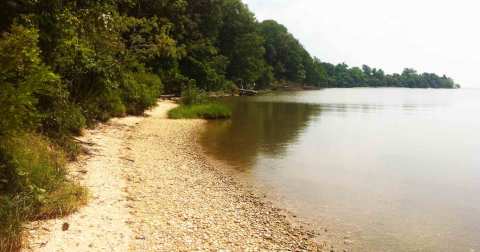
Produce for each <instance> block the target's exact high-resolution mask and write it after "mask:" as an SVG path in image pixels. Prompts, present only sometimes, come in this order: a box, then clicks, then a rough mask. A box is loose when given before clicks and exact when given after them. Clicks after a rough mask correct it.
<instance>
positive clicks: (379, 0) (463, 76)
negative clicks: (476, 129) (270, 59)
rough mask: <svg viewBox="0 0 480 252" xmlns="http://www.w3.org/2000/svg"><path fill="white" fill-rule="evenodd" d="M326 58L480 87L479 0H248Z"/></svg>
mask: <svg viewBox="0 0 480 252" xmlns="http://www.w3.org/2000/svg"><path fill="white" fill-rule="evenodd" d="M244 3H246V4H247V5H248V6H249V7H250V9H251V10H252V11H253V12H254V13H255V14H256V17H257V19H258V20H259V21H262V20H265V19H274V20H276V21H278V22H279V23H281V24H283V25H285V26H286V27H287V28H288V29H289V31H290V32H291V33H292V34H293V35H294V36H295V37H296V38H298V39H299V40H300V42H301V43H302V44H303V45H304V46H305V48H306V49H307V50H308V51H309V52H310V53H311V54H312V56H317V57H318V58H320V59H321V60H322V61H326V62H331V63H335V64H336V63H342V62H345V63H347V64H348V65H350V66H361V65H363V64H367V65H369V66H371V67H377V68H382V69H384V70H385V71H386V72H387V73H392V72H401V71H402V70H403V69H404V68H405V67H411V68H415V69H417V70H418V71H419V72H434V73H437V74H440V75H443V74H446V75H448V76H449V77H452V78H453V79H454V80H455V81H456V82H457V83H458V84H461V85H462V86H463V87H479V88H480V14H479V10H480V1H478V0H362V1H359V0H328V1H326V0H244Z"/></svg>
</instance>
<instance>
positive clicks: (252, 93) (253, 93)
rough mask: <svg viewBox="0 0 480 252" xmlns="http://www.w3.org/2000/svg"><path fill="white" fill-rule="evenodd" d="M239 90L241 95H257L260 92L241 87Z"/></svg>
mask: <svg viewBox="0 0 480 252" xmlns="http://www.w3.org/2000/svg"><path fill="white" fill-rule="evenodd" d="M238 92H239V94H240V95H241V96H255V95H257V94H258V92H257V91H255V90H250V89H240V90H239V91H238Z"/></svg>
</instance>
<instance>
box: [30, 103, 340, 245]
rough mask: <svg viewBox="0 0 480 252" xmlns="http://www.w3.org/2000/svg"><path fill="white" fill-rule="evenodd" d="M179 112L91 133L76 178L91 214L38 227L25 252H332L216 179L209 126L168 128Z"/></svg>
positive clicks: (162, 111) (156, 112)
mask: <svg viewBox="0 0 480 252" xmlns="http://www.w3.org/2000/svg"><path fill="white" fill-rule="evenodd" d="M174 106H175V104H173V103H170V102H161V103H160V104H159V106H157V107H156V108H155V109H153V110H152V111H150V112H148V113H147V114H148V117H128V118H123V119H115V120H112V122H111V123H109V124H108V125H103V126H101V127H99V128H97V129H96V130H92V131H90V132H88V134H86V135H85V136H84V137H83V138H82V140H83V141H85V142H90V143H92V144H93V146H91V147H89V150H90V152H92V155H91V156H89V157H88V158H84V159H83V160H81V161H80V162H78V163H76V164H73V165H72V171H73V173H74V174H75V175H77V176H78V179H80V180H81V181H82V183H84V184H85V185H86V186H87V187H88V188H89V190H90V193H91V201H90V203H89V205H88V206H86V207H85V208H83V209H81V210H80V211H79V212H78V213H76V214H74V215H72V216H69V217H67V218H65V219H61V220H52V221H48V222H42V223H34V224H33V225H32V227H31V229H32V230H31V237H32V238H31V241H30V245H29V246H30V247H29V248H27V249H25V251H48V252H50V251H191V250H196V251H198V250H220V249H224V250H229V251H245V250H247V251H259V250H293V251H299V250H308V251H323V250H325V251H330V250H331V248H330V247H328V249H327V247H326V245H324V244H322V245H320V244H318V243H315V242H314V241H313V238H314V234H313V232H309V231H305V230H302V229H298V228H295V227H293V226H292V225H290V224H289V222H288V221H287V220H286V216H285V215H283V214H282V213H281V212H280V211H279V209H276V208H274V207H272V206H271V205H269V204H267V203H264V202H262V201H261V200H260V199H258V198H257V197H255V196H254V195H253V194H252V193H250V192H248V190H245V189H244V188H243V187H242V186H240V185H239V184H237V183H236V182H235V181H234V180H233V179H232V178H231V177H229V176H225V175H224V174H223V173H222V172H221V171H219V170H217V169H215V167H214V166H213V165H212V163H210V162H209V161H208V159H207V158H206V157H205V156H204V155H203V154H202V152H201V150H200V147H199V144H198V142H197V137H198V136H199V132H200V131H201V130H202V129H203V127H204V123H205V122H204V121H202V120H168V119H166V112H167V111H168V110H169V109H171V108H173V107H174ZM64 223H68V224H69V229H68V230H66V231H62V226H63V224H64Z"/></svg>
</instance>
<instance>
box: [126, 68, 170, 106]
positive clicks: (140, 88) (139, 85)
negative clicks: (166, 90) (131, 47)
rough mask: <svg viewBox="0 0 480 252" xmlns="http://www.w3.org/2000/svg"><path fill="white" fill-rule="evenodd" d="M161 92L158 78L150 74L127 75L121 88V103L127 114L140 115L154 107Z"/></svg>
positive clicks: (160, 83)
mask: <svg viewBox="0 0 480 252" xmlns="http://www.w3.org/2000/svg"><path fill="white" fill-rule="evenodd" d="M161 92H162V82H161V80H160V77H158V76H157V75H155V74H150V73H144V72H139V73H129V74H127V75H126V77H125V80H124V82H123V86H122V93H123V101H124V104H125V106H126V110H127V113H129V114H134V115H138V114H142V113H143V112H144V111H145V110H146V109H148V108H150V107H151V106H153V105H155V103H156V101H157V99H158V97H159V96H160V94H161Z"/></svg>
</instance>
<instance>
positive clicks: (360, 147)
mask: <svg viewBox="0 0 480 252" xmlns="http://www.w3.org/2000/svg"><path fill="white" fill-rule="evenodd" d="M224 102H225V103H227V104H228V105H229V106H231V107H232V108H233V116H232V119H231V120H227V121H218V122H210V123H209V125H208V129H207V130H206V131H205V134H204V135H203V140H202V143H203V145H204V147H205V150H206V151H207V152H208V153H209V154H211V155H213V156H214V157H215V158H217V159H219V160H222V161H225V162H226V163H228V164H229V166H231V167H233V168H234V170H235V171H236V172H237V173H238V174H240V176H242V177H244V178H246V180H248V181H249V183H252V185H257V186H258V187H259V188H263V189H262V190H264V191H265V193H266V194H268V195H271V196H272V197H274V198H276V199H277V200H278V201H279V203H281V204H282V205H284V206H286V207H287V208H288V209H289V210H291V211H293V212H294V213H296V214H298V215H299V216H301V217H303V218H305V219H307V220H309V221H311V222H315V223H317V224H319V225H320V226H322V225H323V226H326V225H328V226H329V227H332V228H330V229H333V230H336V231H338V232H339V233H344V234H345V233H348V236H349V239H352V242H353V245H352V249H353V250H354V251H467V252H471V251H480V90H475V89H459V90H432V89H397V88H378V89H374V88H356V89H324V90H319V91H302V92H279V93H274V94H271V95H265V96H257V97H234V98H227V99H225V100H224ZM350 237H351V238H350Z"/></svg>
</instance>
